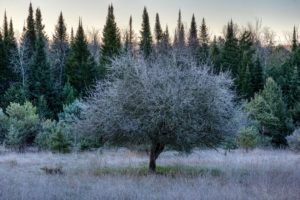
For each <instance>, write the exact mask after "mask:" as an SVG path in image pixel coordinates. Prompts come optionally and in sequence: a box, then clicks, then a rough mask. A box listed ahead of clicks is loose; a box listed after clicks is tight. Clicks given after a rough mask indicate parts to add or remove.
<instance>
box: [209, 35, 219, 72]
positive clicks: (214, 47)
mask: <svg viewBox="0 0 300 200" xmlns="http://www.w3.org/2000/svg"><path fill="white" fill-rule="evenodd" d="M210 60H211V62H212V63H213V66H214V72H215V73H217V74H218V73H219V72H220V71H221V52H220V49H219V47H218V44H217V37H216V36H214V40H213V42H212V44H211V49H210Z"/></svg>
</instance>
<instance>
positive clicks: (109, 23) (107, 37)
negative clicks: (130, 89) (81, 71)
mask: <svg viewBox="0 0 300 200" xmlns="http://www.w3.org/2000/svg"><path fill="white" fill-rule="evenodd" d="M121 47H122V46H121V36H120V31H119V28H118V27H117V23H116V21H115V16H114V8H113V5H109V6H108V14H107V17H106V24H105V25H104V29H103V37H102V48H101V50H102V51H101V53H102V54H101V55H102V56H101V60H100V65H101V68H102V70H101V72H102V73H105V68H106V67H107V64H110V59H112V58H113V57H114V56H116V55H118V54H119V53H120V52H121ZM102 75H104V74H102Z"/></svg>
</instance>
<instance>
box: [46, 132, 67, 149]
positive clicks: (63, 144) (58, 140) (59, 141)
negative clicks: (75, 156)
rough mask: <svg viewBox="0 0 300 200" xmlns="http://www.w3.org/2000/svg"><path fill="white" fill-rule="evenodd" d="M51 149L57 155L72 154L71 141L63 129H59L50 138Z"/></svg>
mask: <svg viewBox="0 0 300 200" xmlns="http://www.w3.org/2000/svg"><path fill="white" fill-rule="evenodd" d="M49 144H50V149H51V150H52V151H53V152H57V153H69V152H70V146H71V143H70V141H69V140H68V139H67V138H66V136H65V135H64V133H63V132H62V129H60V128H58V129H57V130H56V131H55V132H54V133H53V135H52V136H51V138H50V141H49Z"/></svg>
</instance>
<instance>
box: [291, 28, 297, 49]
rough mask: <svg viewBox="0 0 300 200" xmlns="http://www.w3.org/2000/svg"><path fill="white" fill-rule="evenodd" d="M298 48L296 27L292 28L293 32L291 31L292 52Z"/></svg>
mask: <svg viewBox="0 0 300 200" xmlns="http://www.w3.org/2000/svg"><path fill="white" fill-rule="evenodd" d="M297 47H298V38H297V32H296V27H295V26H294V31H293V38H292V52H295V51H296V50H297Z"/></svg>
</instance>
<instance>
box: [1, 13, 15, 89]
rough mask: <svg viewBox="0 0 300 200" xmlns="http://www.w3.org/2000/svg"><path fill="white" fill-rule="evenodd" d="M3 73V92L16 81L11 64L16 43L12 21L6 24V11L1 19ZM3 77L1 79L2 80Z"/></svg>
mask: <svg viewBox="0 0 300 200" xmlns="http://www.w3.org/2000/svg"><path fill="white" fill-rule="evenodd" d="M2 39H3V44H2V48H3V56H2V62H3V74H1V76H3V77H4V79H5V81H4V82H3V83H2V87H3V92H5V91H6V90H7V89H8V88H9V87H10V86H11V85H12V84H13V83H16V82H17V74H16V73H15V70H14V68H13V65H12V57H13V54H14V53H15V52H16V51H17V43H16V39H15V37H14V31H13V27H12V22H11V23H10V25H9V24H8V20H7V16H6V12H5V13H4V21H3V38H2ZM4 79H3V80H4Z"/></svg>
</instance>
